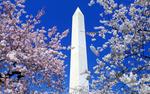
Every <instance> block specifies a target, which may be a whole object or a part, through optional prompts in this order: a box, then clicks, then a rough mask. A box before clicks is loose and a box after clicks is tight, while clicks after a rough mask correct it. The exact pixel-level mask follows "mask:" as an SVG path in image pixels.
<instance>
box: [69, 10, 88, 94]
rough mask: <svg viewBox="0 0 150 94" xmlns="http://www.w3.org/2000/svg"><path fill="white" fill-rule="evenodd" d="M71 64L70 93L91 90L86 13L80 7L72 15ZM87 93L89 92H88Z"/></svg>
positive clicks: (79, 93)
mask: <svg viewBox="0 0 150 94" xmlns="http://www.w3.org/2000/svg"><path fill="white" fill-rule="evenodd" d="M71 38H72V39H71V47H72V49H71V64H70V89H69V93H70V94H83V93H81V91H82V89H83V90H84V91H86V92H88V91H89V82H88V80H87V74H86V73H85V71H88V64H87V51H86V36H85V24H84V15H83V14H82V12H81V10H80V9H79V8H77V9H76V11H75V13H74V15H73V17H72V37H71ZM86 94H87V93H86Z"/></svg>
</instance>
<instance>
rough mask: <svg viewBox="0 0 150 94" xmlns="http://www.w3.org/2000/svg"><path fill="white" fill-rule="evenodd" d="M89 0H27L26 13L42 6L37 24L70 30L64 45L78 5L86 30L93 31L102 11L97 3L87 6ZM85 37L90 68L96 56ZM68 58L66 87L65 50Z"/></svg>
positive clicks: (127, 0)
mask: <svg viewBox="0 0 150 94" xmlns="http://www.w3.org/2000/svg"><path fill="white" fill-rule="evenodd" d="M116 1H117V3H123V4H126V5H128V4H129V3H131V2H132V0H116ZM89 2H90V0H27V1H26V3H25V4H26V8H25V9H26V11H27V13H28V14H33V15H36V13H37V12H38V11H39V10H40V9H42V8H44V10H45V15H44V16H43V17H42V18H41V24H40V25H39V26H45V27H46V28H49V27H52V26H57V28H58V32H62V31H64V30H66V29H69V30H70V33H69V36H68V37H67V38H65V39H64V40H63V43H62V44H64V45H70V44H71V26H72V15H73V14H74V12H75V10H76V8H77V7H80V9H81V11H82V12H83V14H84V16H85V29H86V32H91V31H95V30H94V26H98V25H100V24H99V20H100V19H101V18H100V16H99V14H100V12H103V9H102V7H100V6H99V5H98V4H95V5H93V6H92V7H89V6H88V3H89ZM86 38H87V41H86V42H87V55H88V67H89V70H90V71H91V70H92V67H93V66H94V65H95V64H96V56H95V55H94V54H93V53H92V52H91V50H90V48H89V46H90V45H91V39H90V37H89V36H87V37H86ZM99 40H100V41H98V42H96V43H94V44H95V45H96V46H100V45H102V43H103V42H104V41H102V40H101V39H100V38H99ZM66 54H67V55H68V58H67V59H66V61H65V64H67V65H68V67H67V68H66V74H67V79H66V83H67V87H69V71H70V70H69V69H70V67H69V66H70V51H68V52H66Z"/></svg>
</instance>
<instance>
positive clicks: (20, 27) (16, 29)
mask: <svg viewBox="0 0 150 94" xmlns="http://www.w3.org/2000/svg"><path fill="white" fill-rule="evenodd" d="M24 2H25V0H0V93H5V94H26V93H27V94H29V93H34V94H37V93H38V94H39V92H38V90H34V88H35V87H39V88H42V84H44V87H43V88H49V92H46V91H44V89H43V90H42V89H41V92H43V93H44V94H47V93H52V92H55V93H59V92H62V90H63V84H64V68H65V66H64V59H65V58H66V55H65V54H64V53H62V50H65V49H66V47H65V46H63V45H62V44H61V40H62V39H63V38H64V37H66V36H67V34H68V30H66V31H64V32H62V33H59V32H57V28H56V27H52V28H50V29H48V30H45V28H44V27H41V28H37V26H36V25H37V24H39V23H40V17H41V16H42V15H43V14H44V11H43V10H41V11H39V12H38V13H37V15H36V16H32V15H27V13H26V11H25V10H24V8H25V5H24ZM31 86H33V87H32V89H31ZM43 93H42V94H43Z"/></svg>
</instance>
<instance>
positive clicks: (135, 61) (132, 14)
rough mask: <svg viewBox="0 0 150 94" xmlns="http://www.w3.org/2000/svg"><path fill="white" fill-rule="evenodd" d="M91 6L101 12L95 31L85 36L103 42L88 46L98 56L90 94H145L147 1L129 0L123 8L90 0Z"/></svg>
mask: <svg viewBox="0 0 150 94" xmlns="http://www.w3.org/2000/svg"><path fill="white" fill-rule="evenodd" d="M123 2H125V1H123ZM95 3H97V4H99V5H100V6H102V7H103V10H104V12H103V13H100V16H101V19H100V23H101V25H100V26H97V27H95V29H96V30H97V32H92V33H91V32H89V33H88V35H90V36H91V37H92V40H93V39H94V41H95V38H96V39H97V41H98V40H104V41H105V42H104V43H103V44H102V45H99V46H97V45H94V42H93V44H92V45H91V46H90V48H91V50H92V52H93V53H94V54H95V55H96V56H97V57H98V58H97V60H96V61H97V65H96V66H95V67H94V70H95V75H97V76H96V78H94V80H93V81H92V85H91V86H92V87H93V88H94V89H95V90H93V92H92V94H149V93H150V83H149V82H150V73H149V72H150V11H149V8H150V7H149V6H150V1H149V0H132V3H131V4H130V5H125V4H118V3H117V1H116V0H91V2H90V3H89V5H90V6H91V5H93V4H95ZM98 36H100V38H99V37H98ZM97 37H98V38H97Z"/></svg>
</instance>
